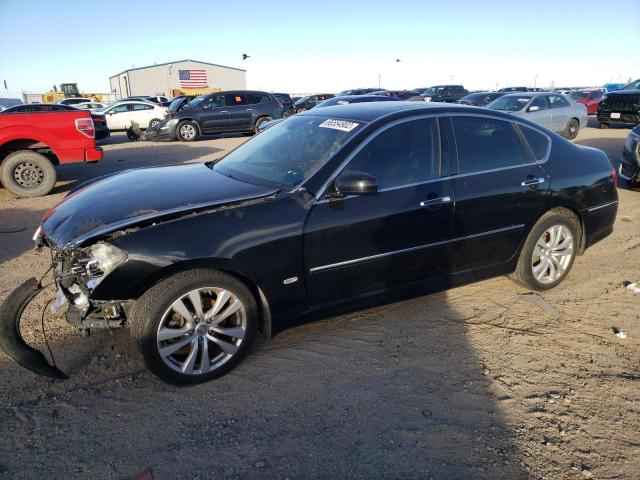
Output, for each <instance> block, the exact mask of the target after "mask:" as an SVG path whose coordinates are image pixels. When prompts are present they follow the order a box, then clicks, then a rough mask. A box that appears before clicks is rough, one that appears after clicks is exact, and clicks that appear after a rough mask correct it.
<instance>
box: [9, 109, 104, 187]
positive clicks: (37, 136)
mask: <svg viewBox="0 0 640 480" xmlns="http://www.w3.org/2000/svg"><path fill="white" fill-rule="evenodd" d="M102 154H103V152H102V148H100V147H96V142H95V126H94V124H93V120H92V119H91V114H90V113H89V112H87V111H80V110H79V111H77V112H74V111H67V112H37V113H11V112H5V113H0V181H1V182H2V185H3V186H4V188H6V189H7V190H9V191H10V192H11V193H13V194H14V195H16V196H18V197H39V196H41V195H46V194H47V193H49V192H50V191H51V189H52V188H53V187H54V185H55V183H56V170H55V165H61V164H65V163H74V162H97V161H98V160H101V159H102Z"/></svg>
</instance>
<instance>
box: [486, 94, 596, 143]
mask: <svg viewBox="0 0 640 480" xmlns="http://www.w3.org/2000/svg"><path fill="white" fill-rule="evenodd" d="M487 108H491V109H493V110H501V111H503V112H509V113H511V114H513V115H516V116H518V117H523V118H526V119H527V120H531V121H532V122H535V123H537V124H539V125H542V126H543V127H546V128H548V129H549V130H553V131H554V132H558V133H560V134H561V135H563V136H565V137H566V138H568V139H571V140H573V139H574V138H576V137H577V136H578V131H579V130H580V129H581V128H584V127H586V126H587V122H588V118H589V117H588V114H587V107H585V106H584V105H582V104H581V103H577V102H575V101H573V100H572V99H570V98H568V97H566V96H564V95H562V94H559V93H556V92H526V93H520V92H518V93H510V94H508V95H505V96H503V97H500V98H496V99H495V100H494V101H493V102H491V103H490V104H488V105H487Z"/></svg>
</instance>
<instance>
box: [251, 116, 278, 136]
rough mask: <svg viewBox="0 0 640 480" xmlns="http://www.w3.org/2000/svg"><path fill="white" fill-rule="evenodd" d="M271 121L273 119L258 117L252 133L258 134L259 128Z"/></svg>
mask: <svg viewBox="0 0 640 480" xmlns="http://www.w3.org/2000/svg"><path fill="white" fill-rule="evenodd" d="M271 120H273V118H271V117H260V118H259V119H258V120H257V121H256V126H255V127H254V129H253V132H254V133H260V126H261V125H262V124H264V123H267V122H270V121H271Z"/></svg>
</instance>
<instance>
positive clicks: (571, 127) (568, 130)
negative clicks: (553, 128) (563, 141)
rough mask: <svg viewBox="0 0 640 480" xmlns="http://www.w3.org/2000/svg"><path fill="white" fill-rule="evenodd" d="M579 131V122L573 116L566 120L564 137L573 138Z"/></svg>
mask: <svg viewBox="0 0 640 480" xmlns="http://www.w3.org/2000/svg"><path fill="white" fill-rule="evenodd" d="M579 131H580V122H578V120H576V119H575V118H572V119H571V120H569V121H568V122H567V125H566V127H564V137H565V138H568V139H569V140H573V139H574V138H576V137H577V136H578V132H579Z"/></svg>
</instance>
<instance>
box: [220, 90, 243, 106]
mask: <svg viewBox="0 0 640 480" xmlns="http://www.w3.org/2000/svg"><path fill="white" fill-rule="evenodd" d="M225 97H226V101H227V106H228V107H233V106H234V105H246V104H247V96H246V95H242V94H236V93H232V94H229V95H225Z"/></svg>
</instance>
